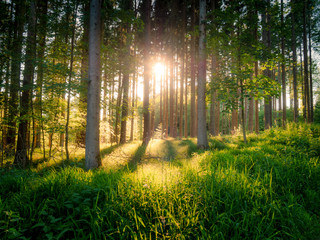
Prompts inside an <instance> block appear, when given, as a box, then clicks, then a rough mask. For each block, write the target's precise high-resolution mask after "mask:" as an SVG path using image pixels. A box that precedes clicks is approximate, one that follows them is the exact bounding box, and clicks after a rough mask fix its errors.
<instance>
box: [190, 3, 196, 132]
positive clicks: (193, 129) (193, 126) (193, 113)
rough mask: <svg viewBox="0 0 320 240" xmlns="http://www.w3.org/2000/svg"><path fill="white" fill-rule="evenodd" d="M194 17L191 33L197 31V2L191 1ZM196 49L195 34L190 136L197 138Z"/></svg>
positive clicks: (192, 57) (192, 60)
mask: <svg viewBox="0 0 320 240" xmlns="http://www.w3.org/2000/svg"><path fill="white" fill-rule="evenodd" d="M191 8H192V15H191V31H195V21H196V16H195V0H192V1H191ZM195 49H196V39H195V36H194V33H192V35H191V46H190V51H191V66H190V68H191V103H190V107H191V108H190V136H191V137H195V136H196V127H197V125H196V120H195V118H196V80H195V78H196V71H195Z"/></svg>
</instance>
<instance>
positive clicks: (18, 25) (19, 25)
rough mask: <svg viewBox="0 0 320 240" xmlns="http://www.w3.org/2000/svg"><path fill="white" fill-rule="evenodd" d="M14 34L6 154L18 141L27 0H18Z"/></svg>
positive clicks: (11, 152)
mask: <svg viewBox="0 0 320 240" xmlns="http://www.w3.org/2000/svg"><path fill="white" fill-rule="evenodd" d="M14 3H15V20H14V28H13V29H14V33H13V34H14V35H13V42H12V46H13V51H12V61H11V84H10V89H9V90H10V98H9V112H8V113H9V114H8V131H7V135H6V155H13V154H14V150H15V142H16V117H17V116H18V101H19V98H18V93H19V84H20V71H21V70H20V65H21V57H22V41H23V32H24V23H25V11H26V9H25V8H26V6H25V0H16V1H14Z"/></svg>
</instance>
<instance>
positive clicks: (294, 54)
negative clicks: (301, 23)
mask: <svg viewBox="0 0 320 240" xmlns="http://www.w3.org/2000/svg"><path fill="white" fill-rule="evenodd" d="M290 3H291V42H292V62H293V63H292V75H293V104H294V106H293V119H294V121H295V122H298V117H299V114H298V89H297V85H298V83H297V47H296V26H295V25H296V22H295V16H294V15H295V3H294V0H291V2H290Z"/></svg>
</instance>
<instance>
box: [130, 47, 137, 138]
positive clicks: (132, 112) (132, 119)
mask: <svg viewBox="0 0 320 240" xmlns="http://www.w3.org/2000/svg"><path fill="white" fill-rule="evenodd" d="M134 56H136V47H134ZM134 64H135V62H134ZM135 88H136V66H135V65H134V67H133V78H132V101H131V130H130V141H133V130H134V112H135V109H134V108H135V95H136V94H135Z"/></svg>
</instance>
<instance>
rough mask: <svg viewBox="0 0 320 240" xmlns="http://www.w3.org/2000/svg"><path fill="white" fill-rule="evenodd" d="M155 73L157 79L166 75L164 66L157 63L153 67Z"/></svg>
mask: <svg viewBox="0 0 320 240" xmlns="http://www.w3.org/2000/svg"><path fill="white" fill-rule="evenodd" d="M153 72H154V74H155V76H156V78H160V77H161V76H162V75H163V74H164V66H163V64H162V63H160V62H157V63H155V64H154V65H153Z"/></svg>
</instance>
